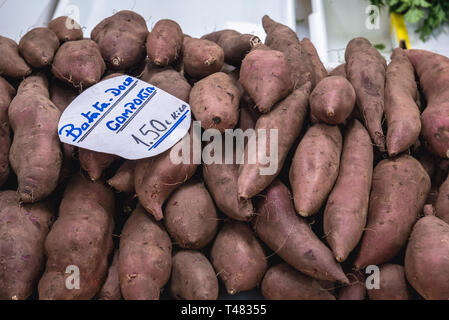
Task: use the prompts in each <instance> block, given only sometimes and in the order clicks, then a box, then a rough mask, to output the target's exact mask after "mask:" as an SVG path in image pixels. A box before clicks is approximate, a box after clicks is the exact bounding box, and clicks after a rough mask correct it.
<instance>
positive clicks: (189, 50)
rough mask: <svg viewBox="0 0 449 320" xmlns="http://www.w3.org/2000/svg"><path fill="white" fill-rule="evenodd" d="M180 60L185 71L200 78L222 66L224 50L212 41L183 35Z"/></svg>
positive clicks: (217, 70)
mask: <svg viewBox="0 0 449 320" xmlns="http://www.w3.org/2000/svg"><path fill="white" fill-rule="evenodd" d="M182 60H183V66H184V71H185V73H187V74H188V75H189V76H191V77H192V78H195V79H202V78H204V77H207V76H209V75H211V74H213V73H215V72H219V71H220V70H221V68H223V64H224V52H223V49H222V48H221V47H220V46H219V45H217V44H216V43H214V42H212V41H209V40H202V39H195V38H188V37H185V38H184V49H183V59H182Z"/></svg>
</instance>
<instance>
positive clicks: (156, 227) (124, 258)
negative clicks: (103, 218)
mask: <svg viewBox="0 0 449 320" xmlns="http://www.w3.org/2000/svg"><path fill="white" fill-rule="evenodd" d="M171 250H172V245H171V241H170V237H169V236H168V234H167V232H166V231H165V230H164V229H163V228H162V226H161V225H160V224H159V223H156V222H155V221H154V219H153V217H151V216H149V215H148V214H146V212H145V210H144V209H143V208H142V207H141V206H138V207H137V209H136V210H135V211H134V212H133V213H132V215H131V217H130V218H129V219H128V221H127V222H126V224H125V226H124V228H123V231H122V236H121V237H120V256H119V277H120V288H121V291H122V295H123V297H124V298H125V299H126V300H158V299H159V295H160V291H161V289H162V287H163V286H164V285H165V284H166V283H167V282H168V280H169V278H170V272H171V267H172V258H171Z"/></svg>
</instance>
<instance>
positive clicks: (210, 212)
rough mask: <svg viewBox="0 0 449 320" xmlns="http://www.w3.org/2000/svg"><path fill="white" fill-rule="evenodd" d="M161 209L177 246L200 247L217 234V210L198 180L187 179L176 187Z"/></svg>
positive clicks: (197, 248) (195, 248)
mask: <svg viewBox="0 0 449 320" xmlns="http://www.w3.org/2000/svg"><path fill="white" fill-rule="evenodd" d="M164 213H165V227H166V228H167V231H168V233H169V234H170V235H171V237H172V239H173V240H174V241H175V242H176V244H178V245H179V246H180V247H181V248H184V249H194V250H199V249H202V248H204V247H205V246H207V245H208V244H209V243H210V242H211V241H212V240H213V238H214V237H215V235H216V234H217V229H218V216H217V210H216V209H215V205H214V201H213V200H212V198H211V196H210V194H209V192H208V191H207V189H206V188H205V187H204V184H203V183H202V182H200V181H197V180H192V181H189V182H188V183H186V184H184V185H183V186H181V187H180V188H179V189H178V190H176V191H175V192H174V193H173V195H172V196H171V197H170V199H169V200H168V201H167V205H166V206H165V210H164Z"/></svg>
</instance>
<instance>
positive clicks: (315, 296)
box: [261, 263, 335, 300]
mask: <svg viewBox="0 0 449 320" xmlns="http://www.w3.org/2000/svg"><path fill="white" fill-rule="evenodd" d="M261 290H262V295H263V296H264V298H265V299H267V300H335V297H334V296H333V295H332V294H331V293H330V292H329V291H328V290H326V289H325V288H323V287H322V286H321V284H320V282H319V280H316V279H314V278H311V277H308V276H306V275H305V274H303V273H301V272H299V271H297V270H295V269H293V268H292V267H290V266H289V265H288V264H286V263H282V264H279V265H276V266H274V267H272V268H270V269H268V271H267V273H266V274H265V277H264V279H263V281H262V284H261Z"/></svg>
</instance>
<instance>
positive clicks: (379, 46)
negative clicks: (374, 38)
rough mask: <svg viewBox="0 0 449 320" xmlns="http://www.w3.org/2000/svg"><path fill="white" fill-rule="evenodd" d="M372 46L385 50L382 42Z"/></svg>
mask: <svg viewBox="0 0 449 320" xmlns="http://www.w3.org/2000/svg"><path fill="white" fill-rule="evenodd" d="M373 47H374V48H376V49H377V50H385V48H386V47H385V45H384V44H383V43H378V44H375V45H374V46H373Z"/></svg>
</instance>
